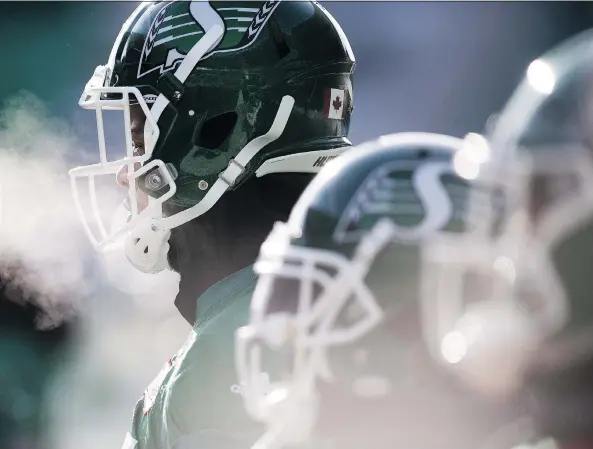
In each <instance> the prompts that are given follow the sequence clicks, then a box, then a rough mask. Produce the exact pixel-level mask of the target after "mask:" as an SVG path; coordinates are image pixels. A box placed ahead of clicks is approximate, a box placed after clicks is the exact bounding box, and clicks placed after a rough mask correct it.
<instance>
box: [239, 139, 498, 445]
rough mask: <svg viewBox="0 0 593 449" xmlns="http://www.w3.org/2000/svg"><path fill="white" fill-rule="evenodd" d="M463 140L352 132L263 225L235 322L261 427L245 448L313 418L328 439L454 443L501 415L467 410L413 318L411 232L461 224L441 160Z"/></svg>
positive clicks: (450, 175)
mask: <svg viewBox="0 0 593 449" xmlns="http://www.w3.org/2000/svg"><path fill="white" fill-rule="evenodd" d="M463 145H464V140H462V139H458V138H454V137H449V136H444V135H439V134H430V133H401V134H392V135H388V136H383V137H381V138H379V139H378V140H375V141H372V142H369V143H366V144H363V145H360V146H359V147H357V148H355V149H354V150H351V151H350V152H349V153H348V154H346V155H344V156H341V157H340V158H339V159H337V160H335V161H333V162H332V163H330V164H329V165H328V166H326V167H325V168H324V169H323V171H322V172H321V173H320V174H319V175H317V177H316V178H315V179H314V180H313V182H312V183H311V184H310V185H309V187H308V188H307V190H306V191H305V192H304V194H303V195H302V197H301V198H300V200H299V201H298V202H297V204H296V205H295V207H294V209H293V211H292V213H291V216H290V218H289V221H288V222H287V223H286V224H277V225H276V227H275V228H274V229H273V231H272V232H271V234H270V235H269V237H268V239H267V240H266V241H265V243H264V244H263V245H262V247H261V252H260V256H259V258H258V261H257V263H256V265H255V270H256V272H257V273H258V275H259V278H258V283H257V286H256V289H255V292H254V296H253V299H252V303H251V313H250V322H249V324H248V325H247V326H245V327H243V328H240V329H238V331H237V334H236V357H237V359H236V366H237V372H238V376H239V380H240V382H241V385H242V394H243V397H244V399H245V406H246V409H247V411H248V412H249V413H250V415H251V416H253V417H254V418H255V419H257V420H260V421H262V422H264V423H265V425H266V427H267V432H266V433H265V434H264V435H263V436H262V438H261V439H260V440H259V441H258V443H257V444H256V446H254V447H257V448H258V449H272V448H278V447H283V446H285V445H293V444H300V443H303V442H307V441H309V442H311V440H310V438H312V435H313V434H315V433H316V431H314V429H315V428H318V427H319V426H321V427H325V428H326V431H325V433H324V435H325V436H328V437H329V438H330V439H331V440H332V441H333V443H332V445H330V446H329V447H334V446H335V447H351V446H352V447H360V445H361V444H363V445H366V446H367V447H374V448H382V447H386V448H387V447H415V448H423V447H426V448H434V447H439V448H448V447H450V448H456V449H460V448H464V447H476V446H475V444H474V443H477V442H479V439H480V438H479V437H478V436H477V435H478V434H479V435H480V436H483V435H484V434H487V433H488V431H486V430H485V429H484V428H483V427H482V425H486V426H490V425H492V426H494V427H496V426H497V424H499V423H500V420H498V419H496V418H493V417H492V415H490V414H489V415H488V419H485V420H484V421H485V422H484V423H477V422H476V421H472V420H473V418H474V417H475V416H480V417H483V415H482V414H481V412H482V411H483V410H484V409H483V408H482V405H481V404H480V400H477V399H476V397H469V396H464V394H463V393H462V392H460V391H458V390H457V389H456V387H455V386H454V385H453V384H449V383H448V380H447V379H446V378H445V377H446V376H441V375H440V373H441V371H439V370H440V368H439V367H438V365H437V364H435V363H433V360H432V358H431V357H430V354H429V352H428V351H427V350H426V346H425V344H424V337H423V335H422V327H421V325H420V321H421V316H422V311H421V310H420V304H421V303H420V301H419V296H420V293H419V288H420V286H421V278H420V276H421V273H420V254H421V251H420V247H421V243H422V242H424V241H425V240H426V239H431V238H433V237H434V236H435V235H437V234H438V233H457V232H463V231H464V230H465V228H466V225H467V223H466V220H465V207H464V206H465V204H466V193H467V190H468V189H467V181H466V180H464V179H462V178H460V177H459V176H457V175H456V174H455V173H454V170H453V164H452V161H453V158H454V155H455V154H456V152H458V151H462V150H461V149H462V147H463ZM270 372H272V373H273V374H274V375H273V376H272V375H270ZM442 372H443V373H444V372H445V371H444V370H442ZM272 377H273V378H272ZM451 378H452V379H453V377H452V376H451ZM476 396H477V395H476ZM330 404H331V405H330ZM488 410H490V409H488ZM328 416H329V418H328ZM460 417H462V418H460ZM328 421H329V422H330V424H329V428H333V430H327V429H328V427H326V426H325V424H327V422H328ZM323 423H325V424H323ZM331 423H333V424H335V426H334V425H332V424H331ZM419 425H427V426H432V429H433V430H432V431H431V432H429V433H428V434H427V433H426V432H424V431H423V430H422V429H419V428H418V426H419ZM386 429H387V432H388V435H385V431H386ZM454 429H455V430H454ZM490 430H492V429H490ZM456 432H457V433H456ZM412 433H413V434H412ZM361 435H364V436H361ZM453 435H454V436H453ZM369 438H371V439H369ZM338 440H339V441H341V443H337V441H338ZM419 441H421V443H419ZM342 443H343V444H342ZM465 443H466V444H467V445H466V444H465ZM311 447H326V446H324V443H323V442H321V441H316V443H315V444H312V446H311Z"/></svg>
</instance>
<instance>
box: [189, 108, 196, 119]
mask: <svg viewBox="0 0 593 449" xmlns="http://www.w3.org/2000/svg"><path fill="white" fill-rule="evenodd" d="M188 114H189V115H190V117H193V116H194V114H195V112H194V110H193V109H190V110H189V112H188Z"/></svg>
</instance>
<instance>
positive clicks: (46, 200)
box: [0, 93, 178, 327]
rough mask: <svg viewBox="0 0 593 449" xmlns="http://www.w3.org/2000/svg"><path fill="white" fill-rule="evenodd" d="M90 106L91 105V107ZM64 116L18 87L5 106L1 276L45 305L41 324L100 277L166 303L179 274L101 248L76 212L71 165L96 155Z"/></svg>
mask: <svg viewBox="0 0 593 449" xmlns="http://www.w3.org/2000/svg"><path fill="white" fill-rule="evenodd" d="M89 114H92V112H89ZM95 145H96V143H95V142H84V143H83V142H81V141H80V139H79V138H78V137H77V135H76V133H75V132H74V130H73V129H72V127H71V126H69V125H68V124H67V123H66V122H64V121H61V120H57V119H55V118H53V117H51V116H50V114H49V111H48V109H47V108H46V107H45V106H44V105H43V103H42V102H41V101H40V100H39V99H37V98H36V97H35V96H34V95H32V94H29V93H21V94H19V95H17V96H16V97H14V98H12V99H11V100H9V101H8V102H6V103H5V107H4V109H3V110H2V111H0V186H1V201H0V204H1V206H2V207H1V212H0V214H1V219H0V278H2V280H3V282H6V281H7V279H9V282H11V283H13V284H16V285H18V287H19V288H21V289H22V290H23V291H24V293H25V295H24V296H25V297H20V298H12V299H14V300H16V301H32V302H35V303H36V304H37V305H38V306H40V307H41V309H42V310H43V311H44V314H45V316H44V317H43V320H42V321H41V322H40V326H41V327H52V326H55V325H58V324H60V322H62V321H63V320H65V319H68V318H69V317H70V316H72V314H74V313H76V312H77V311H78V310H79V307H80V306H81V301H83V300H84V299H85V297H88V295H91V294H93V293H96V289H97V288H100V284H101V281H102V280H105V281H107V282H108V283H109V284H110V285H112V286H114V287H117V288H119V289H120V290H123V291H124V292H126V293H129V294H131V295H132V296H133V297H136V298H135V299H140V300H141V301H143V302H145V303H146V304H149V305H157V308H158V306H160V305H163V306H164V305H165V304H167V305H169V306H170V304H171V303H172V301H173V298H174V296H175V293H176V289H177V279H178V278H177V275H176V274H175V273H171V272H168V273H163V274H161V275H145V274H143V273H140V272H138V271H136V270H135V269H134V268H133V267H132V266H131V265H130V264H129V263H128V262H127V260H126V259H125V257H124V256H123V254H112V255H110V256H108V257H103V256H101V255H98V254H97V253H96V252H95V251H94V249H93V248H92V247H91V245H90V243H89V242H88V240H87V238H86V236H85V235H84V232H83V228H82V225H81V223H80V221H79V219H78V216H77V215H76V210H75V208H74V203H73V200H72V195H71V192H70V184H69V177H68V169H69V168H71V167H72V166H73V165H75V164H77V163H78V164H80V163H92V162H98V157H97V160H93V159H89V155H92V156H94V154H93V153H90V152H89V151H88V150H86V151H85V147H90V148H94V147H95Z"/></svg>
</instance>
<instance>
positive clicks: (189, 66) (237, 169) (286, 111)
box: [69, 2, 353, 273]
mask: <svg viewBox="0 0 593 449" xmlns="http://www.w3.org/2000/svg"><path fill="white" fill-rule="evenodd" d="M169 3H170V4H172V5H175V2H169ZM278 3H279V2H267V3H266V4H265V5H264V6H263V11H265V13H269V14H270V15H271V13H272V12H273V11H274V9H275V8H276V6H278ZM188 5H189V7H188V8H189V11H190V14H191V16H192V17H193V19H194V20H195V21H196V22H198V23H199V25H200V26H201V27H202V28H203V29H204V31H205V32H204V33H203V36H201V37H200V38H199V40H198V41H197V42H196V43H195V45H193V47H192V48H191V50H190V51H189V52H188V53H187V55H185V56H184V58H183V60H182V61H181V63H180V64H179V65H178V66H177V68H176V69H175V70H174V71H168V72H167V71H165V72H164V73H163V75H162V76H161V77H160V79H159V83H160V82H161V81H162V84H159V86H166V87H167V89H168V90H171V92H167V95H165V94H164V93H162V92H158V96H157V95H150V94H149V95H146V92H144V94H143V92H141V90H140V89H138V88H137V87H131V86H122V87H109V86H110V83H111V85H113V83H114V81H113V79H114V78H115V83H117V82H118V81H117V74H116V73H115V72H114V66H115V65H116V64H117V61H116V58H117V53H118V51H121V49H120V47H121V45H122V40H124V41H125V39H127V38H128V37H129V29H130V27H133V26H134V24H135V23H136V22H137V21H138V20H139V18H141V17H142V15H143V14H144V12H145V11H146V8H147V7H146V5H144V4H142V5H140V6H139V7H138V8H137V9H136V10H135V11H134V13H132V15H131V16H130V17H129V18H128V20H127V21H126V23H125V24H124V25H123V27H122V30H121V31H120V34H119V35H118V37H117V39H116V41H115V44H114V46H113V48H112V51H111V54H110V57H109V60H108V63H107V65H105V66H99V67H97V69H96V70H95V72H94V74H93V76H92V77H91V79H90V81H89V82H88V83H87V85H86V86H85V89H84V92H83V94H82V96H81V98H80V100H79V105H80V106H81V107H83V108H85V109H95V111H96V119H97V129H98V135H99V156H100V162H99V163H97V164H92V165H85V166H80V167H76V168H74V169H72V170H70V172H69V173H70V178H71V188H72V192H73V196H74V201H75V204H76V209H77V211H78V214H79V216H80V219H81V221H82V223H83V225H84V229H85V232H86V234H87V236H88V237H89V239H90V240H91V242H92V244H93V245H94V247H95V248H96V249H97V250H99V251H108V250H111V249H116V248H119V247H121V246H122V244H123V246H124V249H125V253H126V256H127V258H128V260H129V261H130V262H131V263H132V264H133V265H134V266H135V267H136V268H138V269H139V270H141V271H144V272H152V273H155V272H159V271H161V270H163V269H165V268H169V264H168V261H167V253H168V250H169V244H168V239H169V237H170V232H171V229H173V228H175V227H178V226H180V225H182V224H184V223H186V222H188V221H190V220H193V219H194V218H197V217H199V216H200V215H202V214H204V213H205V212H207V211H208V210H209V209H210V208H211V207H212V206H213V205H214V204H216V202H217V201H218V200H219V199H220V197H221V196H222V195H223V194H224V193H225V192H226V191H227V190H228V189H229V188H233V187H234V184H235V182H236V181H237V180H238V179H239V178H242V177H243V175H244V174H245V173H246V169H245V168H246V166H247V165H248V164H249V162H250V161H251V160H252V159H253V158H254V157H255V156H256V155H257V154H258V152H259V151H260V150H261V149H262V148H263V147H264V146H266V145H268V144H269V143H271V142H273V141H275V140H276V139H278V138H279V137H280V136H281V135H282V133H283V131H284V129H285V126H286V124H287V122H288V119H289V117H290V115H291V112H292V110H293V106H294V103H295V100H294V98H293V97H292V96H290V95H285V96H284V97H282V99H281V101H280V105H279V107H278V110H277V112H276V115H275V118H274V120H273V123H272V125H271V126H270V128H269V130H268V131H267V133H265V134H263V135H259V136H257V137H255V138H253V139H252V140H251V141H249V142H248V143H247V144H246V145H245V146H244V147H243V148H242V149H241V150H240V151H237V152H236V153H235V154H236V155H235V156H234V157H233V158H231V159H230V160H229V162H228V166H227V167H226V169H223V170H222V171H221V172H219V173H218V177H217V179H216V180H215V181H213V182H211V183H210V184H208V183H205V185H202V182H200V184H199V185H198V187H199V189H200V190H207V193H205V195H204V196H203V198H201V200H199V201H198V202H197V204H194V205H192V206H190V207H188V208H186V209H184V210H181V211H180V212H178V213H175V214H171V215H169V216H164V215H163V204H164V203H165V202H166V201H168V200H170V199H171V198H173V197H174V196H175V195H176V193H177V192H178V190H179V188H178V183H177V184H176V179H177V178H178V173H177V170H176V168H175V166H174V165H173V164H170V163H165V162H163V161H162V160H160V159H157V158H153V152H154V150H155V145H156V144H157V141H159V137H161V138H162V137H163V136H161V134H162V133H163V132H168V130H167V129H165V130H161V129H160V128H159V125H158V123H159V119H160V117H161V115H162V114H163V111H165V109H166V108H167V106H168V105H169V103H170V102H171V98H173V99H176V98H177V97H178V96H180V95H181V92H180V91H179V89H181V90H183V86H184V82H185V81H186V79H187V78H188V76H189V75H190V74H191V73H192V71H193V70H194V68H195V67H196V66H197V65H198V63H199V62H200V61H201V60H202V59H203V57H204V55H205V54H207V53H208V52H210V51H211V50H213V49H215V48H216V46H217V45H218V44H219V43H220V42H221V40H222V39H223V38H224V35H225V24H224V22H223V20H222V18H221V17H220V15H219V14H218V12H217V11H216V10H215V8H214V7H213V6H212V5H210V3H207V2H192V3H189V4H188ZM168 6H169V4H166V5H165V6H163V7H162V9H161V10H160V12H159V14H158V15H157V17H156V18H155V19H154V21H153V25H151V32H152V26H154V23H155V22H156V21H158V20H163V19H164V14H165V11H166V9H167V7H168ZM261 11H262V10H260V13H261ZM331 20H333V19H331ZM335 26H336V27H337V24H335ZM261 28H263V26H262V27H261ZM261 28H260V30H261ZM157 29H158V28H157ZM260 30H258V32H259V31H260ZM155 32H156V31H155ZM340 32H341V30H340ZM194 34H195V33H194ZM256 36H257V35H256ZM254 39H257V37H255V38H254ZM342 43H345V44H347V41H346V40H345V39H344V40H342ZM348 45H349V44H348ZM348 49H349V47H348ZM350 51H351V50H350ZM352 63H353V59H352ZM178 88H179V89H178ZM153 91H154V89H153ZM148 103H152V105H151V106H150V107H149V105H148ZM131 104H137V105H139V106H140V108H141V109H142V111H143V113H144V115H145V116H146V122H145V126H144V154H142V155H135V154H134V148H133V142H132V135H131V130H130V105H131ZM104 110H119V111H123V119H124V132H125V146H126V154H125V156H124V157H123V158H114V157H111V156H110V153H108V151H107V148H106V143H105V141H106V134H105V129H104V119H103V111H104ZM192 112H193V111H190V115H193V114H192ZM348 117H349V116H348ZM343 150H344V148H334V149H324V150H320V151H312V152H310V154H309V155H307V157H304V158H299V156H301V154H292V155H289V156H295V157H293V158H292V160H285V159H287V158H286V157H279V158H276V159H277V160H276V161H273V160H270V159H269V160H267V161H266V163H264V164H263V165H265V167H264V166H260V167H259V168H258V171H257V174H256V176H260V175H264V174H266V173H270V172H274V171H280V172H281V171H305V172H307V171H309V172H316V171H318V168H316V167H312V169H308V168H307V167H308V165H313V164H310V160H311V158H313V160H315V159H316V158H318V157H320V156H323V155H327V156H331V157H335V156H336V155H338V154H340V153H341V152H342V151H343ZM296 151H298V150H296ZM151 159H152V160H151ZM272 162H277V163H276V164H275V167H271V165H272ZM122 166H126V167H127V179H128V186H127V194H128V198H127V200H126V201H125V203H124V204H123V205H122V206H121V207H120V209H119V210H118V212H117V213H116V214H115V215H116V217H119V219H118V218H115V219H114V218H112V223H111V229H108V226H106V224H105V222H104V219H103V217H102V216H101V214H102V212H101V208H100V207H99V204H98V201H97V192H96V190H97V189H96V186H95V177H96V176H98V175H109V174H113V175H115V174H116V173H117V172H118V170H120V169H121V168H122ZM303 166H307V167H303ZM84 178H87V179H88V191H89V195H90V201H89V203H90V204H88V205H89V206H90V212H88V211H85V210H84V209H83V205H87V204H86V203H85V201H83V200H82V199H81V195H80V189H79V186H78V184H77V182H78V180H79V179H84ZM140 178H141V179H142V181H143V185H142V186H140V182H141V179H140ZM141 189H142V190H144V191H146V190H148V191H153V192H157V193H158V194H160V196H159V197H153V196H152V195H149V196H148V206H147V207H145V208H144V209H143V210H142V208H139V207H138V198H137V195H138V193H139V192H140V190H141ZM155 196H158V195H155ZM123 209H127V210H128V211H127V212H124V211H123ZM89 218H90V219H89ZM91 224H94V225H95V227H96V230H95V231H94V230H93V229H92V227H91Z"/></svg>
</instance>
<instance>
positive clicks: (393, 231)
mask: <svg viewBox="0 0 593 449" xmlns="http://www.w3.org/2000/svg"><path fill="white" fill-rule="evenodd" d="M382 139H383V141H381V139H379V141H378V142H384V145H385V147H390V146H394V147H397V146H401V147H403V148H405V147H406V146H409V145H410V144H414V145H418V146H419V147H421V148H430V147H431V146H437V147H440V148H443V147H445V148H450V149H452V148H458V147H459V146H460V144H461V142H462V140H461V139H456V138H451V137H448V136H441V135H436V134H430V133H401V134H394V135H390V136H385V137H384V138H382ZM355 151H356V150H355ZM362 152H363V151H362V150H361V151H360V153H362ZM438 163H439V164H441V163H442V161H440V162H438ZM421 164H422V163H421V162H420V163H419V164H418V165H421ZM449 164H450V163H449ZM433 166H435V164H433ZM330 172H331V168H330V167H327V172H326V173H330ZM322 174H323V172H322ZM320 176H321V175H320ZM318 180H319V178H318ZM313 191H314V189H311V190H310V191H306V192H305V193H304V194H303V196H302V198H301V201H303V198H306V197H307V196H310V195H311V193H310V192H313ZM378 195H380V194H378ZM303 204H304V206H302V205H301V204H297V206H296V207H295V210H296V209H297V208H301V207H305V208H307V207H309V206H308V205H307V201H303ZM294 213H295V212H294V210H293V214H294ZM383 214H384V215H385V214H387V212H384V213H383ZM297 215H298V214H297ZM437 215H438V214H437ZM426 216H429V214H427V215H426ZM428 221H429V220H428V219H426V220H424V221H423V225H422V226H421V225H418V227H410V228H409V227H407V226H400V225H397V224H395V223H394V222H393V221H392V220H390V219H389V218H385V217H383V218H380V219H379V220H378V221H377V222H376V223H375V224H374V225H373V226H372V227H371V228H370V229H369V230H368V231H365V232H363V233H361V236H360V238H359V240H357V244H356V247H355V249H354V252H353V255H352V256H351V258H349V257H346V256H345V255H343V254H341V253H340V252H339V251H332V250H329V249H320V248H315V247H308V246H306V245H305V246H302V245H294V244H292V243H291V239H294V238H298V237H300V236H301V235H300V234H302V232H303V231H302V230H301V229H295V228H294V226H292V225H291V222H290V220H289V223H287V224H280V223H278V224H276V226H275V227H274V229H273V230H272V232H271V233H270V235H269V237H268V238H267V239H266V242H265V243H264V244H263V245H262V248H261V251H260V256H259V258H258V261H257V263H256V265H255V270H256V272H257V273H258V275H259V276H258V283H257V286H256V289H255V291H254V295H253V298H252V303H251V318H250V322H249V325H247V326H244V327H242V328H240V329H238V330H237V332H236V336H237V338H236V344H235V351H236V367H237V372H238V377H239V381H240V382H241V385H242V386H243V398H244V401H245V407H246V410H247V411H248V412H249V414H250V415H251V416H252V417H253V418H254V419H256V420H259V421H262V422H264V423H265V424H266V426H267V430H266V433H265V434H264V435H263V436H262V437H261V439H260V440H258V442H257V443H256V444H255V445H254V446H253V447H254V448H257V449H277V448H280V447H284V446H285V445H294V444H302V443H303V442H305V441H307V439H309V438H310V437H311V435H312V432H313V428H314V426H315V424H316V421H317V413H318V401H319V399H320V398H318V389H317V385H316V383H317V382H318V380H319V379H321V380H323V381H332V380H334V373H332V367H331V366H330V364H329V361H328V358H327V351H328V350H329V349H331V348H332V347H338V346H344V345H352V344H354V343H355V342H357V341H358V340H360V339H361V338H362V337H364V336H365V335H367V334H368V333H369V332H370V331H371V330H372V329H374V328H375V327H376V326H378V325H379V323H380V322H381V320H382V319H383V317H384V313H385V312H384V310H383V308H382V306H381V305H380V304H379V303H378V300H377V298H376V296H375V294H374V293H373V292H372V291H371V290H370V288H369V287H368V286H367V284H366V282H365V278H366V276H367V274H368V272H369V270H370V269H372V267H373V264H374V263H375V259H376V258H377V256H378V255H379V254H380V253H381V252H382V251H384V250H385V249H386V248H387V247H388V246H389V245H391V244H392V242H394V241H401V242H405V241H409V242H417V241H418V239H421V238H422V237H423V236H425V235H430V233H431V232H433V229H432V227H433V226H437V224H436V223H430V224H429V223H427V222H428ZM437 221H438V220H437ZM426 224H428V226H425V225H426ZM440 225H442V226H444V225H443V224H440ZM440 225H439V226H440ZM291 226H292V227H291ZM354 232H356V231H354ZM278 303H282V304H281V308H282V310H280V311H278V310H273V308H274V304H278ZM278 305H279V304H278ZM268 351H274V352H282V351H285V352H287V353H283V355H286V356H287V357H288V360H289V363H288V367H289V368H288V372H283V373H282V376H283V378H282V379H281V380H279V379H270V378H269V375H262V373H266V368H267V363H266V354H267V352H268Z"/></svg>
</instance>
